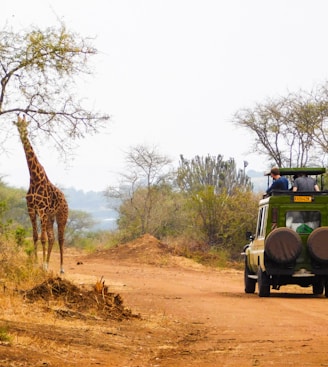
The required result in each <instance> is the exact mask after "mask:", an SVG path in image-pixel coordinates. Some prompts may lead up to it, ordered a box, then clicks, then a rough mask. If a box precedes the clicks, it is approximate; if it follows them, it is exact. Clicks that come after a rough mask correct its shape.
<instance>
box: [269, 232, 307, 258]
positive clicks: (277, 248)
mask: <svg viewBox="0 0 328 367" xmlns="http://www.w3.org/2000/svg"><path fill="white" fill-rule="evenodd" d="M264 246H265V247H264V248H265V253H266V255H267V256H268V257H269V258H270V259H271V260H273V261H275V262H277V263H279V264H286V263H291V262H294V261H295V260H296V259H297V257H298V256H299V255H300V254H301V251H302V240H301V237H300V236H299V234H298V233H296V232H295V231H293V230H291V229H289V228H286V227H280V228H276V229H274V230H273V231H272V232H270V233H269V235H268V237H267V238H266V239H265V242H264Z"/></svg>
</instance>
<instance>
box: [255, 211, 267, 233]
mask: <svg viewBox="0 0 328 367" xmlns="http://www.w3.org/2000/svg"><path fill="white" fill-rule="evenodd" d="M266 212H267V207H266V206H264V207H262V208H260V210H259V215H258V218H257V229H256V237H264V235H265V229H266Z"/></svg>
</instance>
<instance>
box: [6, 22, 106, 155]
mask: <svg viewBox="0 0 328 367" xmlns="http://www.w3.org/2000/svg"><path fill="white" fill-rule="evenodd" d="M96 53H97V50H96V49H95V48H94V47H92V46H91V45H90V44H89V40H86V39H83V38H81V37H80V36H79V35H77V34H74V33H72V32H69V31H68V30H67V29H66V27H65V26H64V25H63V24H61V25H60V26H59V27H58V28H47V29H44V30H41V29H38V28H33V29H31V30H24V31H21V32H14V31H12V30H9V29H3V30H2V31H0V81H1V83H0V118H1V117H3V116H4V115H6V117H7V124H6V125H0V129H1V130H0V131H1V136H2V140H6V136H7V133H8V131H9V130H10V129H8V117H9V118H10V119H11V121H13V120H16V115H17V114H19V113H23V114H26V115H27V116H28V119H29V120H31V124H30V129H31V131H36V130H37V132H38V134H41V135H43V136H45V137H47V138H50V139H51V140H52V141H53V143H55V146H56V147H57V148H58V149H59V150H60V151H61V152H62V153H67V152H68V151H69V150H70V144H71V141H72V139H75V138H82V137H84V136H85V134H88V133H96V132H98V131H99V129H100V128H101V127H102V126H103V124H102V123H103V122H104V121H106V120H108V118H109V117H108V116H107V115H104V114H101V113H98V112H91V111H88V110H86V109H85V108H84V107H83V106H82V103H81V100H78V99H77V95H76V92H77V91H76V85H75V82H76V78H77V76H78V75H81V74H85V73H90V70H89V68H88V60H89V58H90V57H91V56H93V55H95V54H96Z"/></svg>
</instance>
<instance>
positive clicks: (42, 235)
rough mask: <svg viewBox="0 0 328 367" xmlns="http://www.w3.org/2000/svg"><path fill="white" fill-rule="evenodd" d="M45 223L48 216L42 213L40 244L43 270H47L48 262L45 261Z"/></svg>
mask: <svg viewBox="0 0 328 367" xmlns="http://www.w3.org/2000/svg"><path fill="white" fill-rule="evenodd" d="M47 223H48V217H47V216H46V215H43V216H42V218H41V244H42V252H43V256H42V261H43V270H48V263H47V261H46V243H47Z"/></svg>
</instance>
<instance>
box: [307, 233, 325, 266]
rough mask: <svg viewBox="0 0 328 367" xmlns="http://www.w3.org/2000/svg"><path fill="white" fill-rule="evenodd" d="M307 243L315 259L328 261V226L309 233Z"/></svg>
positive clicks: (323, 261)
mask: <svg viewBox="0 0 328 367" xmlns="http://www.w3.org/2000/svg"><path fill="white" fill-rule="evenodd" d="M307 244H308V249H309V252H310V254H311V256H312V257H313V259H315V260H317V261H318V262H321V263H328V227H319V228H316V229H315V230H314V231H313V232H312V233H311V234H310V235H309V237H308V240H307Z"/></svg>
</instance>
